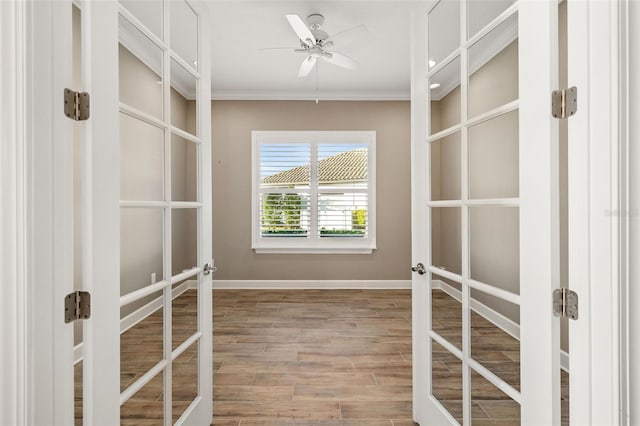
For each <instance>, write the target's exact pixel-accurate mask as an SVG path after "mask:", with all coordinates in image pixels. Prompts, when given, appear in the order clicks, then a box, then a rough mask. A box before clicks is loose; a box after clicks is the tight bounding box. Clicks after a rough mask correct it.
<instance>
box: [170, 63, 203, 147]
mask: <svg viewBox="0 0 640 426" xmlns="http://www.w3.org/2000/svg"><path fill="white" fill-rule="evenodd" d="M196 89H197V80H196V78H195V77H194V76H193V75H192V74H191V73H189V72H188V71H187V70H186V69H184V68H183V67H182V66H181V65H179V64H178V63H177V62H176V61H175V60H173V59H172V60H171V125H172V126H175V127H177V128H178V129H180V130H184V131H185V132H188V133H191V134H192V135H195V134H196V101H195V99H196V92H197V90H196Z"/></svg>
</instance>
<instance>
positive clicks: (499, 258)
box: [469, 206, 520, 294]
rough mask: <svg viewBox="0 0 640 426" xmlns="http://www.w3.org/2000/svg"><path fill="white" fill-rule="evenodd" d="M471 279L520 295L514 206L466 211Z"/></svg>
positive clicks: (515, 210)
mask: <svg viewBox="0 0 640 426" xmlns="http://www.w3.org/2000/svg"><path fill="white" fill-rule="evenodd" d="M469 221H470V226H469V228H470V235H469V243H470V250H469V260H470V275H471V279H473V280H476V281H480V282H483V283H485V284H490V285H492V286H495V287H498V288H501V289H503V290H507V291H510V292H512V293H515V294H519V293H520V254H519V253H520V234H519V231H520V228H519V226H520V224H519V212H518V208H517V207H496V206H481V207H471V208H470V209H469Z"/></svg>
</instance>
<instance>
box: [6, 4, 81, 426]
mask: <svg viewBox="0 0 640 426" xmlns="http://www.w3.org/2000/svg"><path fill="white" fill-rule="evenodd" d="M66 7H68V8H69V10H71V2H70V1H67V0H61V1H59V2H39V1H37V0H26V1H24V2H2V3H1V4H0V19H1V22H2V25H1V30H2V45H1V46H0V48H1V53H2V55H3V57H4V58H9V60H8V61H3V62H2V70H1V72H2V78H1V79H0V80H1V82H0V87H1V89H2V95H3V99H4V101H3V103H2V129H3V130H2V132H3V134H2V136H3V137H2V151H1V152H2V154H1V155H0V162H1V164H2V170H3V175H2V185H1V186H0V190H1V191H2V194H1V195H2V197H1V201H0V202H1V203H2V212H7V214H3V216H2V220H1V222H0V227H1V228H0V229H1V234H2V235H3V237H2V238H0V241H1V242H0V245H1V249H2V255H3V256H2V257H3V263H2V265H1V267H2V273H3V277H4V278H5V282H4V284H3V286H2V287H3V292H2V294H3V297H2V298H1V300H0V306H1V307H2V312H3V327H2V330H3V331H2V333H3V335H2V338H3V342H7V341H9V342H13V343H14V344H13V345H4V344H3V345H2V346H3V347H2V352H1V353H2V369H3V374H2V377H3V380H2V387H1V388H0V390H1V391H2V400H3V402H2V403H3V406H2V410H0V412H1V414H0V422H2V423H3V424H5V423H6V424H19V425H22V424H46V423H56V424H70V423H72V422H73V377H72V369H71V367H72V362H71V363H69V362H66V361H72V359H73V355H72V353H73V350H72V349H71V351H69V347H68V344H71V345H73V328H72V326H70V325H69V324H64V321H63V306H62V302H63V300H64V299H63V298H64V295H65V294H67V293H69V292H71V291H72V287H73V281H72V279H71V277H72V263H71V262H72V251H71V249H72V247H73V245H72V244H73V242H72V239H71V229H72V228H71V225H72V213H73V210H72V205H71V200H72V198H71V196H72V193H71V191H70V190H69V189H68V188H70V186H71V182H72V181H71V170H72V167H70V162H71V158H72V157H71V156H70V153H71V151H70V148H71V145H70V144H71V141H72V139H71V131H72V124H71V121H69V120H68V119H67V118H66V117H64V115H63V113H62V105H63V104H62V93H63V89H64V88H65V87H72V78H71V66H70V65H71V64H70V63H69V64H62V63H57V62H55V59H54V58H57V57H61V56H65V55H69V54H70V51H71V37H70V31H69V32H68V37H67V36H66V35H65V34H66V33H65V31H63V29H64V28H65V26H66V27H67V28H70V25H71V15H70V14H65V13H64V10H65V8H66ZM65 120H66V121H65ZM5 236H7V238H5ZM5 313H6V314H7V316H10V317H9V318H5V316H4V314H5ZM5 319H7V322H5ZM5 339H6V340H5ZM67 343H68V344H67ZM62 365H67V366H68V367H62V368H60V366H62ZM5 372H6V374H5ZM5 377H7V378H8V379H7V380H5V379H4V378H5ZM5 404H6V405H5ZM5 407H6V410H5Z"/></svg>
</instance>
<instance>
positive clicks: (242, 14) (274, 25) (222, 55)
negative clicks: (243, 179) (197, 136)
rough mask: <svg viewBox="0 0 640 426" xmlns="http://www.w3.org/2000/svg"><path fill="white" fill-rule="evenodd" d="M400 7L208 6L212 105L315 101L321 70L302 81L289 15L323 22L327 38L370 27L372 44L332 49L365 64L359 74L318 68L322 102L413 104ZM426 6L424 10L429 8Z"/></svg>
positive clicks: (404, 14)
mask: <svg viewBox="0 0 640 426" xmlns="http://www.w3.org/2000/svg"><path fill="white" fill-rule="evenodd" d="M413 5H414V3H413V2H406V1H405V2H399V1H393V2H390V1H373V2H363V1H339V2H338V1H304V2H303V1H295V2H294V1H284V2H272V1H251V2H250V1H210V2H209V3H208V6H209V9H210V12H211V22H212V33H213V34H212V78H211V79H212V96H213V98H214V99H315V97H316V92H315V85H316V81H315V71H313V72H312V73H311V74H310V75H309V76H308V77H305V78H298V69H299V68H300V64H301V62H302V60H303V59H304V57H305V56H304V54H302V53H295V52H293V51H287V50H266V51H265V50H259V49H260V48H267V47H288V46H291V47H297V46H299V40H298V38H297V36H296V35H295V33H294V32H293V31H292V29H291V27H290V26H289V24H288V22H287V20H286V18H285V15H286V14H297V15H300V17H301V18H303V19H304V20H306V17H307V16H308V15H310V14H312V13H320V14H322V15H323V16H324V17H325V23H324V26H323V29H324V30H325V31H327V32H328V33H329V35H331V34H334V33H337V32H340V31H343V30H345V29H347V28H350V27H354V26H356V25H360V24H364V25H366V26H367V28H368V30H369V34H368V37H367V38H365V39H363V40H361V41H360V42H357V43H354V44H351V45H348V46H340V45H339V44H338V43H336V46H335V47H334V49H333V50H335V51H336V52H339V53H343V54H345V55H348V56H350V57H352V58H353V59H355V60H356V61H358V62H359V63H360V68H359V69H358V70H355V71H350V70H346V69H343V68H339V67H337V66H334V65H331V64H329V63H326V62H324V61H320V62H319V63H320V68H319V71H318V75H319V77H318V83H319V99H409V95H410V68H409V67H410V51H409V50H410V27H411V25H410V10H411V8H412V7H413ZM423 5H424V3H423Z"/></svg>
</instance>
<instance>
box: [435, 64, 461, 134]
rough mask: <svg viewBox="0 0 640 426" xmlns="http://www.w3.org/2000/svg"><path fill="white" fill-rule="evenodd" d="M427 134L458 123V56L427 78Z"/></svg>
mask: <svg viewBox="0 0 640 426" xmlns="http://www.w3.org/2000/svg"><path fill="white" fill-rule="evenodd" d="M429 98H430V99H431V103H430V105H431V108H430V110H431V116H430V117H429V122H430V127H429V134H430V135H433V134H435V133H438V132H439V131H441V130H445V129H448V128H449V127H452V126H455V125H456V124H460V111H461V110H460V57H459V56H458V57H456V58H455V59H454V60H453V61H451V62H449V63H448V64H447V65H445V66H444V68H442V69H441V70H440V71H438V72H436V73H435V74H434V75H432V76H431V77H430V78H429Z"/></svg>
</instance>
